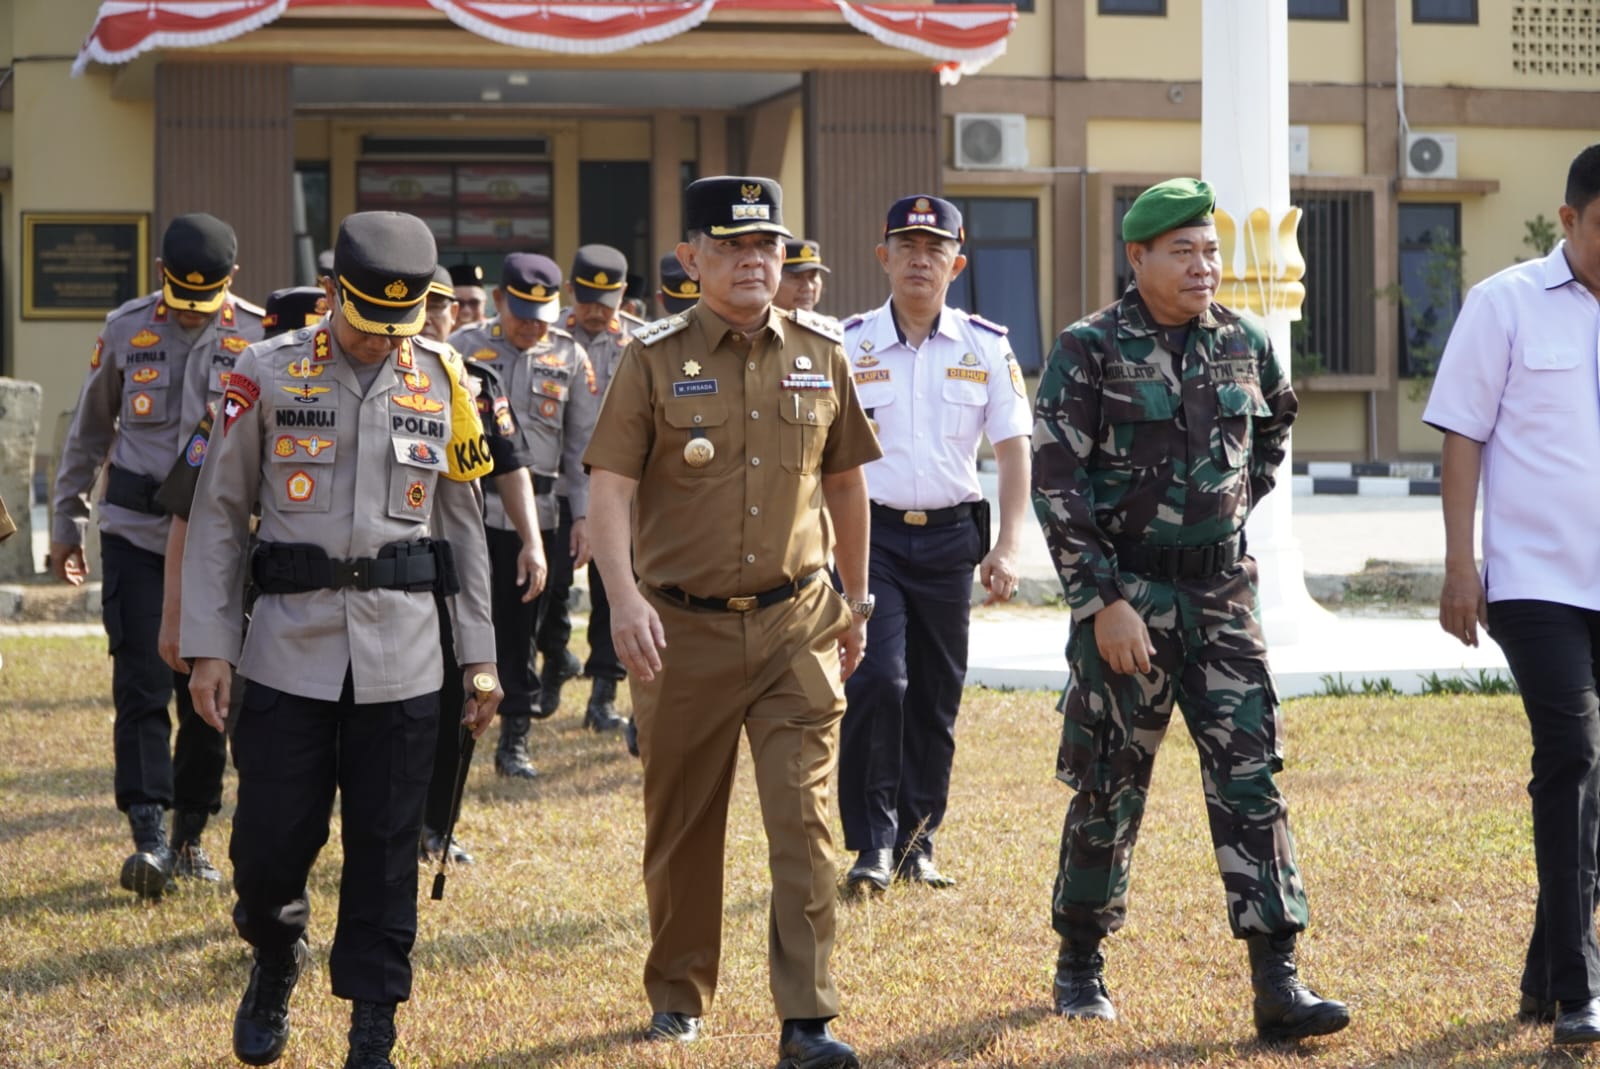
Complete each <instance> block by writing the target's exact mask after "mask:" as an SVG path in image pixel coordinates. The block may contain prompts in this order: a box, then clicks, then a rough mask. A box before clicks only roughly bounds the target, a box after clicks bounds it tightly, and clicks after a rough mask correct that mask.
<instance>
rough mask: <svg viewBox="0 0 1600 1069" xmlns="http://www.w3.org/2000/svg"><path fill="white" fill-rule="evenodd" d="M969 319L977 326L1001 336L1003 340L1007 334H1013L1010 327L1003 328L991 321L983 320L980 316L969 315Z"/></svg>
mask: <svg viewBox="0 0 1600 1069" xmlns="http://www.w3.org/2000/svg"><path fill="white" fill-rule="evenodd" d="M967 318H968V319H969V320H971V321H972V322H973V323H974V324H976V325H977V326H980V327H982V328H983V329H984V330H989V331H993V332H994V333H996V334H998V335H1000V336H1001V337H1002V338H1003V337H1005V336H1006V335H1007V334H1009V333H1011V328H1010V327H1002V326H1001V325H1000V324H999V323H991V322H990V321H989V320H987V319H985V318H983V317H982V316H980V315H971V314H969V315H968V316H967Z"/></svg>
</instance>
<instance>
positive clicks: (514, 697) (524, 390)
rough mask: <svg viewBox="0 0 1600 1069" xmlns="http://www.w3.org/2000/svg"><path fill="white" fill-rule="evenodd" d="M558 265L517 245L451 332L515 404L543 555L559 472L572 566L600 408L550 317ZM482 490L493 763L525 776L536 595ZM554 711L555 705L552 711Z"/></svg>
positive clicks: (572, 346) (556, 309)
mask: <svg viewBox="0 0 1600 1069" xmlns="http://www.w3.org/2000/svg"><path fill="white" fill-rule="evenodd" d="M560 296H561V268H560V267H558V266H557V265H556V262H555V261H554V260H552V259H550V258H549V257H548V256H540V255H538V254H535V253H521V252H514V253H511V254H509V255H508V256H507V257H506V258H505V262H504V264H503V265H502V267H501V273H500V285H498V286H496V287H495V289H494V303H495V308H496V310H497V311H498V312H499V315H498V316H496V317H495V318H494V319H491V320H489V321H488V322H485V323H480V324H479V325H477V326H476V327H472V328H470V329H468V330H464V331H457V332H456V333H455V334H453V335H451V337H450V343H451V344H452V345H454V346H455V347H456V348H457V349H458V350H460V351H461V353H462V354H463V355H464V356H466V358H467V359H468V360H469V361H472V362H474V363H479V364H483V365H485V366H488V367H490V368H491V369H492V370H493V371H494V373H495V374H496V375H497V376H498V377H499V379H500V383H501V385H502V386H503V387H504V388H505V392H506V397H507V398H508V399H509V400H510V402H511V412H512V415H513V416H515V418H516V422H517V426H518V427H519V428H520V433H521V435H522V438H523V445H524V447H525V449H526V450H527V451H528V453H529V454H530V455H531V457H532V463H531V465H530V467H529V470H530V471H531V472H532V473H533V488H534V492H535V494H536V495H537V497H538V505H539V529H540V533H541V536H542V537H543V539H544V544H545V545H546V546H547V547H552V549H551V551H550V552H548V553H547V557H550V558H554V557H558V556H560V555H561V554H562V553H564V552H566V548H565V547H564V546H561V545H559V544H558V543H557V530H558V527H559V516H560V510H559V506H558V505H557V503H556V497H555V488H556V480H557V478H558V477H559V478H560V481H561V486H562V489H563V490H564V491H565V493H566V495H567V499H568V500H569V501H570V502H571V506H572V515H573V520H572V536H571V539H570V542H569V544H570V545H571V547H572V552H573V558H572V565H573V567H577V568H581V567H583V566H584V565H586V564H587V563H588V562H589V538H588V524H587V523H586V522H585V517H586V515H587V512H588V505H589V478H588V476H587V475H586V474H585V473H584V470H583V463H582V455H583V447H584V446H585V445H586V444H587V443H588V441H589V435H590V434H592V433H593V431H594V421H595V416H596V414H597V413H598V411H599V408H600V396H599V392H600V391H599V384H598V383H597V382H596V381H595V377H594V368H593V366H592V365H591V364H590V363H589V357H588V355H587V354H586V353H585V352H584V350H583V347H582V346H581V345H579V344H578V343H577V342H576V341H575V340H573V337H572V335H571V334H569V333H567V332H566V331H565V330H563V329H561V328H560V327H558V326H556V325H555V324H556V323H557V321H558V319H559V317H560V312H561V303H560ZM488 490H489V491H490V492H488V493H486V494H485V495H484V506H485V507H484V524H485V528H486V534H487V535H488V543H489V560H490V564H491V567H492V569H493V572H494V624H495V648H496V651H497V655H496V660H497V662H498V663H499V665H500V678H501V680H502V682H503V683H504V685H505V688H506V700H505V703H504V704H503V706H502V715H501V723H500V740H499V743H498V744H497V745H496V747H495V755H494V767H495V771H496V772H498V773H499V774H500V775H502V776H511V777H514V778H517V779H531V778H532V777H534V776H535V775H537V774H538V773H537V772H536V771H535V770H534V768H533V765H532V764H531V763H530V762H529V760H528V728H529V720H530V718H543V717H544V716H545V715H547V714H546V713H545V712H544V710H543V709H542V708H541V704H540V694H539V676H538V673H537V672H536V670H535V667H534V648H533V638H534V630H535V628H536V627H537V624H538V620H539V613H540V600H541V599H540V598H534V599H531V600H524V596H525V594H526V593H527V588H526V585H525V584H519V583H518V582H516V578H515V570H516V558H517V554H518V553H519V552H520V551H521V548H522V539H521V538H520V537H519V536H518V535H517V532H516V531H514V530H513V529H512V523H511V521H510V519H509V518H508V517H507V515H506V511H505V507H504V503H503V502H501V501H500V500H499V498H498V497H497V496H496V495H495V494H494V493H493V487H489V488H488ZM552 711H554V710H552Z"/></svg>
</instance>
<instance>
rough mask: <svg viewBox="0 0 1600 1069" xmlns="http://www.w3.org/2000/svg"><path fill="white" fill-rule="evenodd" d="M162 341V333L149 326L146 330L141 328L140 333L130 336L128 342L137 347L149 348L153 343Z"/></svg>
mask: <svg viewBox="0 0 1600 1069" xmlns="http://www.w3.org/2000/svg"><path fill="white" fill-rule="evenodd" d="M160 341H161V335H159V334H157V333H156V332H155V331H153V330H151V329H150V328H149V327H146V328H145V329H144V330H141V331H140V332H139V333H137V334H135V335H134V336H133V337H131V338H129V339H128V344H129V345H131V346H133V347H134V348H135V349H148V348H150V346H152V345H156V344H159V343H160Z"/></svg>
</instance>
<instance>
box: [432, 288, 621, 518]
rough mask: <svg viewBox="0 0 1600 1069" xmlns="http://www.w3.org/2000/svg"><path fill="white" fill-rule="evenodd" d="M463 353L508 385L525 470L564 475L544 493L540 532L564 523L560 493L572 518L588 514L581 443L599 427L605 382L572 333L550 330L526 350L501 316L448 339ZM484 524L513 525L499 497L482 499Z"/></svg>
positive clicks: (508, 396)
mask: <svg viewBox="0 0 1600 1069" xmlns="http://www.w3.org/2000/svg"><path fill="white" fill-rule="evenodd" d="M450 344H451V345H453V346H455V347H456V349H458V350H460V352H461V353H462V355H463V356H465V357H466V358H467V359H468V360H471V361H473V362H475V363H481V364H484V365H486V366H488V367H489V368H491V369H492V370H493V371H494V373H495V374H496V375H497V376H499V378H500V384H501V386H503V387H504V388H505V394H506V398H507V400H509V401H510V402H511V412H512V414H513V415H514V416H515V417H516V423H517V427H518V433H519V434H520V436H521V441H522V446H523V451H524V452H525V453H526V454H527V455H528V456H529V458H530V462H529V464H528V468H529V470H530V471H532V472H533V473H534V474H535V475H545V476H559V477H560V478H559V481H558V483H557V486H556V490H554V491H552V492H551V493H548V494H540V495H538V498H537V503H538V506H539V528H540V530H545V531H549V530H553V529H554V528H555V527H556V525H557V523H558V522H559V511H558V508H557V506H556V497H555V495H556V494H557V493H559V494H561V496H563V497H565V498H567V499H568V500H569V501H570V502H571V504H572V516H573V518H574V519H582V518H583V517H585V516H586V515H588V511H589V476H588V475H586V474H585V473H584V470H583V463H582V457H583V448H584V446H586V445H588V443H589V435H590V434H592V433H593V432H594V420H595V415H596V414H597V413H598V411H599V408H600V386H599V384H598V383H597V382H596V381H595V377H594V366H593V365H592V364H591V363H590V362H589V356H588V354H587V353H586V352H584V349H583V346H581V345H579V344H578V343H577V342H576V341H574V340H573V337H572V335H570V334H568V333H567V332H566V331H564V330H561V329H560V328H558V327H551V328H550V330H549V332H548V333H546V334H545V336H544V340H543V341H541V342H540V343H539V344H538V345H535V346H534V347H533V348H532V349H529V350H527V351H526V352H523V351H521V350H519V349H516V348H514V347H513V346H512V344H511V342H510V341H509V340H507V339H506V337H505V332H504V331H503V330H502V329H501V327H500V322H499V320H498V319H491V320H488V321H487V322H484V323H478V324H476V325H474V326H471V327H468V328H467V329H466V330H462V331H457V332H456V333H454V334H452V335H451V336H450ZM484 506H485V510H484V522H485V523H487V524H488V525H489V526H491V527H498V528H500V529H501V530H508V531H509V530H511V529H512V527H513V524H512V523H511V520H510V518H509V517H507V515H506V510H505V506H504V505H503V504H502V503H501V501H500V496H499V495H498V494H489V495H487V496H486V497H485V499H484Z"/></svg>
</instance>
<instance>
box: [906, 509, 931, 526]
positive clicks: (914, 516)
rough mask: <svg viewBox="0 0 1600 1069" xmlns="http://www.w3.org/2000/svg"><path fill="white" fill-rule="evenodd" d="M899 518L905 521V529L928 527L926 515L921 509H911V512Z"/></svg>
mask: <svg viewBox="0 0 1600 1069" xmlns="http://www.w3.org/2000/svg"><path fill="white" fill-rule="evenodd" d="M900 518H901V519H903V520H905V521H906V526H907V527H926V526H928V514H927V513H926V512H923V511H922V510H921V509H912V510H911V511H909V512H907V513H905V514H904V515H902V516H901V517H900Z"/></svg>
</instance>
